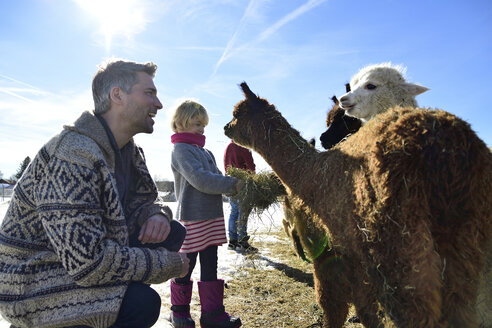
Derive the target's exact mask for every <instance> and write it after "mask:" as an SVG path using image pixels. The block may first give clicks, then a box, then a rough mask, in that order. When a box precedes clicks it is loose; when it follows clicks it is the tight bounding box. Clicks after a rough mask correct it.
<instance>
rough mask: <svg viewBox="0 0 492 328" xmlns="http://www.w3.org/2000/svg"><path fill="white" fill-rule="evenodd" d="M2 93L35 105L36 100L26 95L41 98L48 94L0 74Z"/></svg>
mask: <svg viewBox="0 0 492 328" xmlns="http://www.w3.org/2000/svg"><path fill="white" fill-rule="evenodd" d="M2 80H3V81H2ZM19 86H20V87H19ZM0 92H3V93H5V94H8V95H10V96H12V97H15V98H18V99H21V100H24V101H27V102H30V103H34V102H35V100H33V99H31V98H28V97H27V96H26V95H34V96H40V95H45V94H46V92H44V91H42V90H41V89H39V88H36V87H35V86H32V85H30V84H28V83H25V82H22V81H19V80H16V79H14V78H11V77H9V76H6V75H2V74H0Z"/></svg>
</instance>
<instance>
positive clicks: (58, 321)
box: [0, 112, 182, 328]
mask: <svg viewBox="0 0 492 328" xmlns="http://www.w3.org/2000/svg"><path fill="white" fill-rule="evenodd" d="M130 142H131V143H132V145H133V149H134V150H133V159H132V160H133V165H134V167H135V171H136V172H137V173H136V176H137V178H138V179H135V180H136V181H134V184H133V188H134V190H132V191H133V192H132V193H133V194H134V197H133V198H132V199H131V200H130V202H129V204H128V205H127V208H126V213H124V210H123V207H122V205H121V203H120V201H119V199H118V193H117V188H116V181H115V179H114V163H115V160H114V152H113V150H112V148H111V145H110V142H109V139H108V137H107V135H106V132H105V130H104V128H103V127H102V125H101V124H100V122H99V121H98V120H97V118H96V117H95V116H94V115H93V114H92V113H90V112H85V113H83V114H82V116H81V117H80V118H79V119H78V120H77V121H76V122H75V123H74V125H73V126H65V127H64V130H63V131H62V132H61V133H60V134H59V135H57V136H55V137H54V138H53V139H51V140H50V141H49V142H48V143H47V144H46V145H45V146H44V147H42V148H41V150H40V151H39V153H38V154H37V155H36V157H35V158H34V160H33V161H32V163H31V164H30V166H29V167H28V168H27V169H26V172H25V173H24V175H23V176H22V178H21V179H20V181H19V182H18V183H17V185H16V188H15V192H14V195H13V197H12V200H11V202H10V206H9V208H8V210H7V213H6V216H5V218H4V220H3V222H2V226H1V228H0V312H1V314H2V316H3V317H4V318H6V319H7V320H8V321H10V322H11V323H12V324H13V325H15V326H16V327H36V328H41V327H66V326H75V325H87V326H91V327H109V326H110V325H111V324H112V323H113V322H114V321H115V320H116V317H117V315H118V311H119V307H120V305H121V302H122V299H123V296H124V293H125V291H126V289H127V285H128V283H129V282H144V283H148V284H153V283H154V284H155V283H161V282H164V281H166V280H168V279H170V278H172V277H176V276H178V275H179V273H180V272H181V267H182V264H181V259H180V256H179V255H178V253H174V252H169V251H167V250H165V249H163V248H157V249H154V250H152V249H148V248H131V247H129V246H128V236H129V232H131V231H136V229H139V227H140V226H141V225H142V224H143V223H144V222H145V220H147V218H149V217H150V216H151V215H153V214H156V213H163V214H165V215H166V216H167V217H168V218H169V219H171V217H172V213H171V211H170V210H169V208H167V207H166V206H162V205H160V204H159V203H158V202H157V190H156V187H155V184H154V182H153V181H152V178H151V177H150V175H149V173H148V170H147V167H146V164H145V160H144V157H143V153H142V150H141V149H140V148H139V147H137V146H135V145H134V144H133V140H132V141H130Z"/></svg>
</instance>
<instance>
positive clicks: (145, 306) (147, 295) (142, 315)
mask: <svg viewBox="0 0 492 328" xmlns="http://www.w3.org/2000/svg"><path fill="white" fill-rule="evenodd" d="M138 234H139V231H137V232H136V233H135V234H134V235H132V236H130V246H131V247H142V248H151V249H152V248H157V247H164V248H166V249H168V250H170V251H172V252H177V251H179V249H180V248H181V245H182V244H183V241H184V238H185V236H186V228H185V227H184V226H183V225H182V224H181V223H179V222H178V221H175V220H173V221H171V232H170V233H169V236H167V238H166V240H164V241H163V242H162V243H158V244H142V243H141V242H140V241H139V240H138ZM195 259H196V257H195ZM160 310H161V297H160V296H159V294H158V293H157V292H156V291H155V290H153V289H152V288H151V287H150V286H149V285H146V284H144V283H140V282H132V283H130V284H129V285H128V289H127V291H126V293H125V295H124V297H123V302H122V303H121V307H120V312H119V313H118V317H117V318H116V322H115V323H114V324H113V325H112V326H111V327H112V328H147V327H152V326H153V325H154V324H155V323H156V321H157V319H158V318H159V314H160ZM82 327H84V328H85V327H86V326H76V327H72V328H82Z"/></svg>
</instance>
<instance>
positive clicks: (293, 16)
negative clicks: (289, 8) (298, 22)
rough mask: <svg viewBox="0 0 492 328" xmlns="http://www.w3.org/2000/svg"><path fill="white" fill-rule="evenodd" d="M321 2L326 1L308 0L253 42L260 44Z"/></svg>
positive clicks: (324, 0)
mask: <svg viewBox="0 0 492 328" xmlns="http://www.w3.org/2000/svg"><path fill="white" fill-rule="evenodd" d="M323 2H326V0H309V1H308V2H307V3H305V4H304V5H302V6H300V7H299V8H297V9H296V10H294V11H293V12H291V13H290V14H287V15H286V16H284V17H283V18H282V19H280V20H279V21H278V22H276V23H275V24H273V25H272V26H270V27H269V28H267V29H266V30H265V31H263V32H262V33H261V34H260V36H259V37H258V39H256V40H255V42H261V41H263V40H265V39H267V38H268V37H269V36H270V35H272V34H274V33H275V32H277V31H278V30H279V29H280V28H281V27H282V26H284V25H285V24H288V23H289V22H291V21H293V20H294V19H296V18H297V17H299V16H301V15H302V14H304V13H306V12H308V11H310V10H312V9H314V8H316V7H317V6H319V5H320V4H322V3H323Z"/></svg>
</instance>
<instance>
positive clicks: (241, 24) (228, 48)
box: [212, 0, 257, 75]
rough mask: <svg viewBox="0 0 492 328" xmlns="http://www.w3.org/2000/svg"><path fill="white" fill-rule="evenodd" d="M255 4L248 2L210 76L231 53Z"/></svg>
mask: <svg viewBox="0 0 492 328" xmlns="http://www.w3.org/2000/svg"><path fill="white" fill-rule="evenodd" d="M256 3H257V2H256V1H255V0H251V1H250V2H249V4H248V7H247V8H246V11H245V12H244V15H243V17H241V20H240V21H239V25H238V27H237V29H236V31H235V32H234V34H233V35H232V38H231V39H230V40H229V42H227V45H226V47H225V49H224V52H223V53H222V56H221V57H220V59H219V61H218V62H217V64H215V69H214V72H213V74H212V75H215V73H216V72H217V69H218V68H219V66H220V65H221V64H222V63H223V62H224V61H225V60H226V59H227V58H228V55H229V53H230V52H231V50H232V49H233V47H234V44H235V43H236V39H237V36H238V34H239V33H240V32H241V31H242V30H243V28H244V25H245V23H244V22H245V21H246V20H247V19H248V18H249V17H250V16H251V15H252V14H253V12H254V8H255V5H256Z"/></svg>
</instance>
